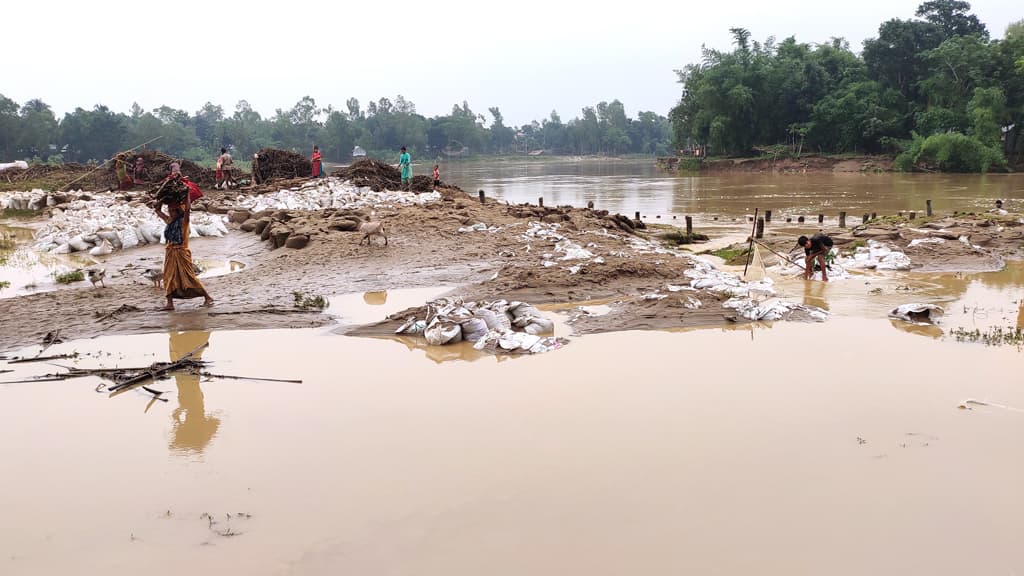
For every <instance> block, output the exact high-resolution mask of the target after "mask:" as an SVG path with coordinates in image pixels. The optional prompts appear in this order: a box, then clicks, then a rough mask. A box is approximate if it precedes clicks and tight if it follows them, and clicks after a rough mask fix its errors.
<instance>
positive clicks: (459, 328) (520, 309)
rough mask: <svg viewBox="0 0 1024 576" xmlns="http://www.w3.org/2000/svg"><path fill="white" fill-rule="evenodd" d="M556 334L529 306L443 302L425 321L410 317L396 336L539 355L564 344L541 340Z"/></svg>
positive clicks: (433, 304) (431, 306) (438, 302)
mask: <svg viewBox="0 0 1024 576" xmlns="http://www.w3.org/2000/svg"><path fill="white" fill-rule="evenodd" d="M553 330H554V322H552V321H551V320H550V319H549V318H547V317H546V316H544V314H543V313H541V311H540V310H538V309H537V308H535V307H534V306H531V305H530V304H527V303H526V302H511V303H510V302H508V301H505V300H496V301H493V302H463V301H462V299H461V298H440V299H438V300H434V301H432V302H429V303H427V306H426V318H424V319H417V318H416V317H409V318H408V319H407V320H406V322H405V324H403V325H402V326H401V327H399V328H398V330H396V331H395V333H396V334H423V336H424V338H426V340H427V343H428V344H430V345H432V346H440V345H444V344H454V343H457V342H462V341H466V342H473V343H475V345H474V347H475V348H477V349H478V350H490V351H493V352H498V351H501V352H513V353H531V354H536V353H539V352H547V351H548V350H553V349H555V348H559V347H561V345H562V344H564V341H563V340H561V339H559V338H554V337H547V338H544V337H541V336H540V335H541V334H545V333H550V332H552V331H553Z"/></svg>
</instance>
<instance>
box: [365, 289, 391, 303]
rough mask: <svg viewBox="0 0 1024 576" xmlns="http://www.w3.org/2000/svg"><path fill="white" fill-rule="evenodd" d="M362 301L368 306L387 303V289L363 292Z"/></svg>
mask: <svg viewBox="0 0 1024 576" xmlns="http://www.w3.org/2000/svg"><path fill="white" fill-rule="evenodd" d="M363 302H366V303H367V304H369V305H370V306H381V305H383V304H387V303H388V292H387V290H381V291H379V292H363Z"/></svg>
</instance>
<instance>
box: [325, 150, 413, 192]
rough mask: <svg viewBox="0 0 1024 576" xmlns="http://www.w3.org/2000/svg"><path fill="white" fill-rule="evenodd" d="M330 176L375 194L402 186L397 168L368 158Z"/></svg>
mask: <svg viewBox="0 0 1024 576" xmlns="http://www.w3.org/2000/svg"><path fill="white" fill-rule="evenodd" d="M331 176H337V177H338V178H341V179H342V180H348V181H349V182H351V183H352V184H354V185H355V186H369V187H370V188H371V189H372V190H373V191H375V192H380V191H381V190H398V189H399V188H401V186H402V173H401V172H400V171H399V170H398V168H395V167H394V166H392V165H390V164H385V163H384V162H381V161H379V160H372V159H370V158H363V159H361V160H356V161H355V162H353V163H352V164H351V165H350V166H346V167H344V168H341V169H338V170H335V171H334V172H332V173H331ZM431 184H433V182H431Z"/></svg>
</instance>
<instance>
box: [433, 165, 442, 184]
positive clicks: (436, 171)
mask: <svg viewBox="0 0 1024 576" xmlns="http://www.w3.org/2000/svg"><path fill="white" fill-rule="evenodd" d="M439 186H441V170H440V169H439V168H438V167H437V164H434V188H437V187H439Z"/></svg>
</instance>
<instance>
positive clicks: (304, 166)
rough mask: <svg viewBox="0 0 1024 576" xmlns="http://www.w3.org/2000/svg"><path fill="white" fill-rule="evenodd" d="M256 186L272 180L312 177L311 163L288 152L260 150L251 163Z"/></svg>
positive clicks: (300, 156)
mask: <svg viewBox="0 0 1024 576" xmlns="http://www.w3.org/2000/svg"><path fill="white" fill-rule="evenodd" d="M252 175H253V179H254V180H255V181H256V184H263V183H266V182H270V181H272V180H286V179H290V178H308V177H310V176H312V175H313V162H312V161H310V159H309V158H306V157H305V156H303V155H301V154H297V153H295V152H291V151H288V150H278V149H276V148H262V149H260V151H259V152H257V153H256V157H255V158H254V159H253V163H252Z"/></svg>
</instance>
